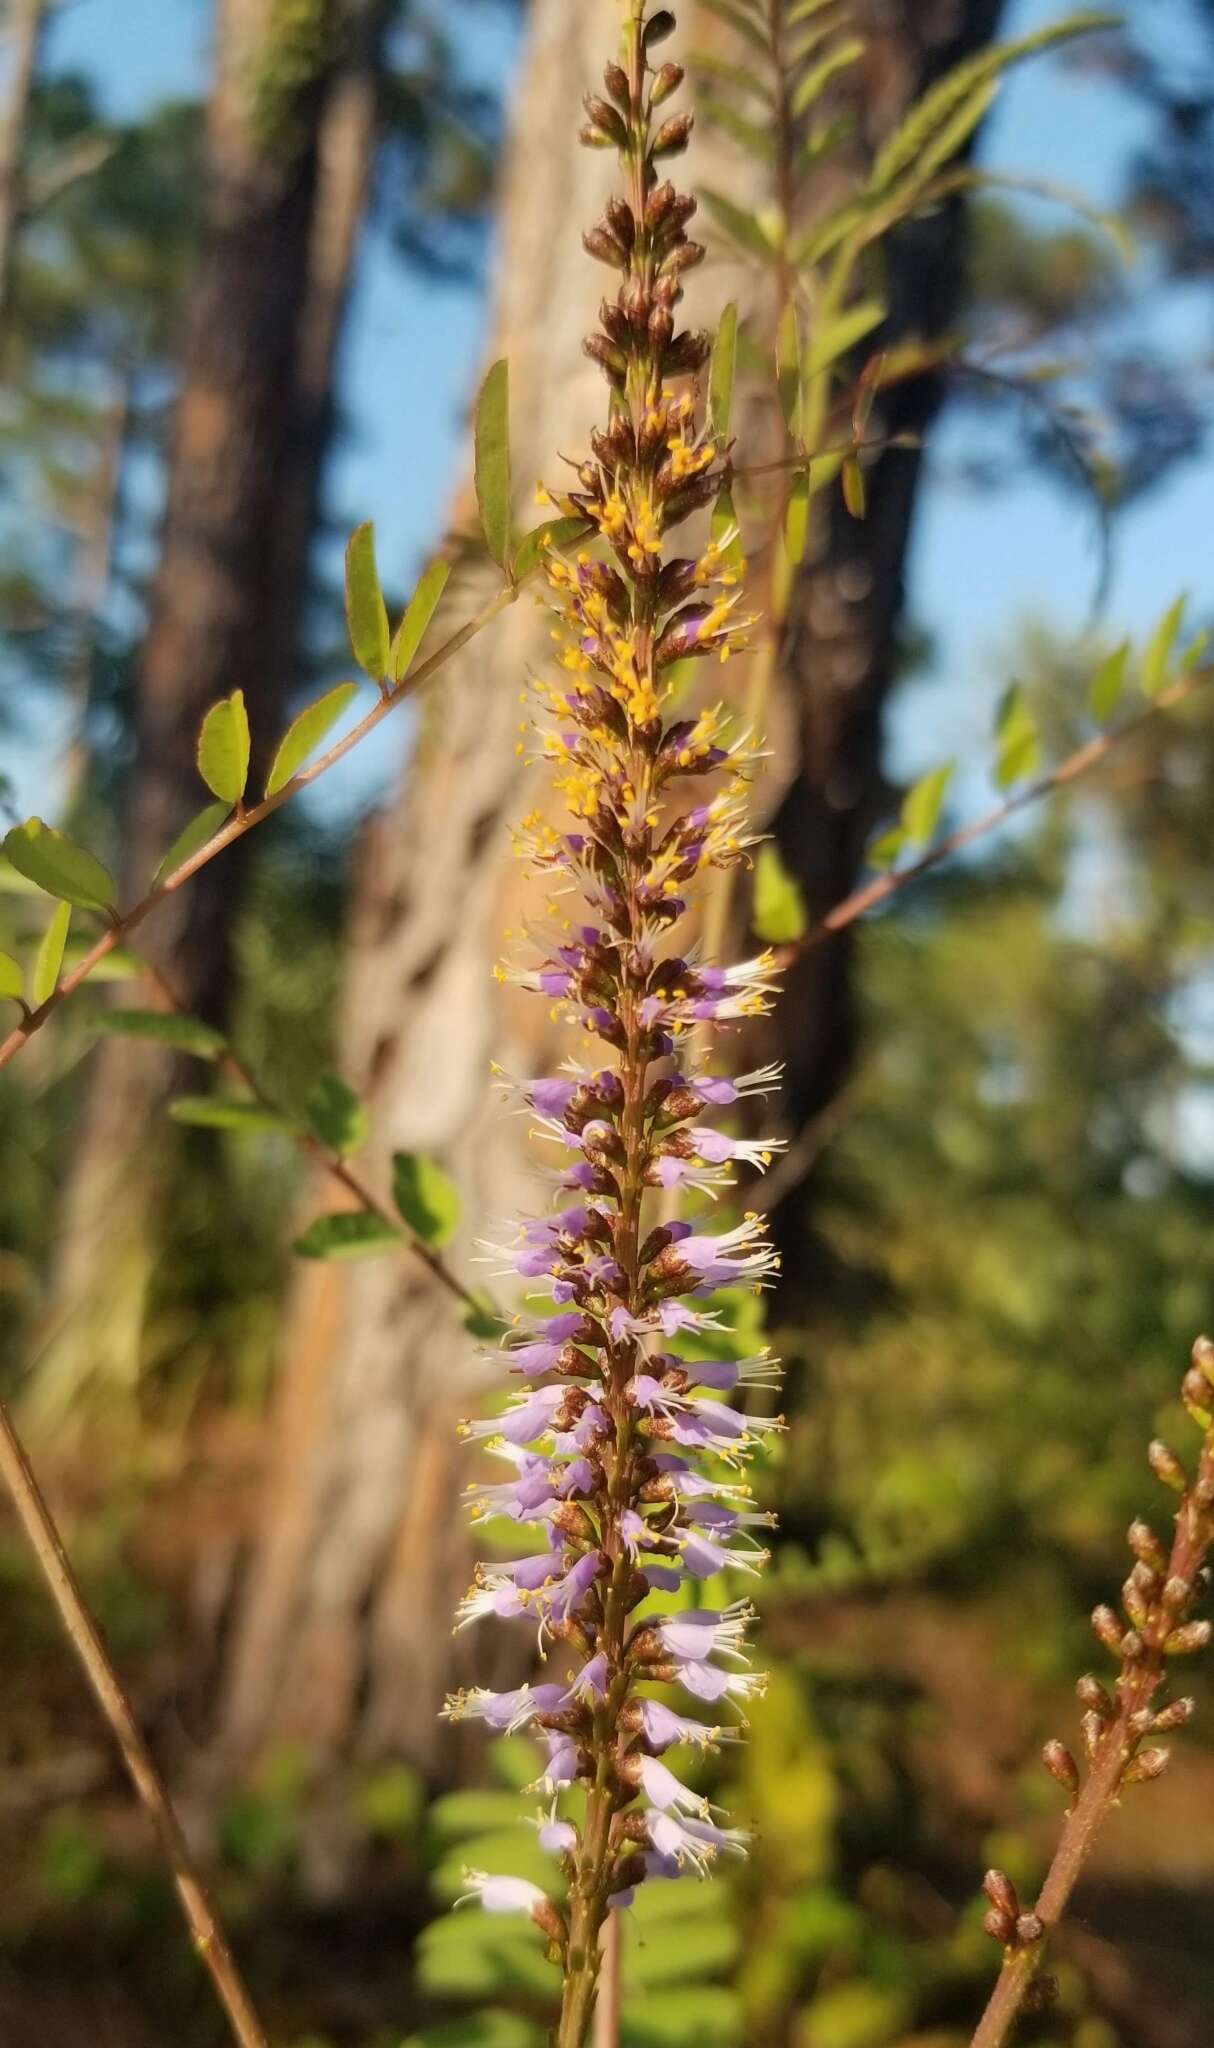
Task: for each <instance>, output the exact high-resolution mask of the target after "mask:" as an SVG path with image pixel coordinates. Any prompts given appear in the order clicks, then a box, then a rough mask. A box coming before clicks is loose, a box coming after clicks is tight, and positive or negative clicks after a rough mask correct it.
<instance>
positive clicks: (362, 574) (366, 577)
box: [346, 520, 389, 683]
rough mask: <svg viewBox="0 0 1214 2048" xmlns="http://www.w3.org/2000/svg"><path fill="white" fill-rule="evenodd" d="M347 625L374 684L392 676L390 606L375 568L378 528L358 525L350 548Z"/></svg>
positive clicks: (358, 657)
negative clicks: (389, 654) (390, 661)
mask: <svg viewBox="0 0 1214 2048" xmlns="http://www.w3.org/2000/svg"><path fill="white" fill-rule="evenodd" d="M346 625H347V627H348V629H349V633H350V645H351V647H352V648H353V650H354V659H355V661H356V662H357V663H358V665H359V667H360V668H361V669H363V670H364V671H365V672H366V674H367V675H369V676H370V677H371V679H372V681H373V682H376V683H382V682H383V680H384V678H385V676H386V675H387V673H388V649H389V635H388V607H387V606H386V604H385V603H384V593H383V591H382V590H381V588H380V583H379V570H378V569H377V568H376V566H375V528H374V527H373V526H372V524H371V522H370V520H364V522H363V524H362V525H361V526H356V527H355V529H354V531H353V533H352V534H351V535H350V540H349V544H348V546H347V548H346Z"/></svg>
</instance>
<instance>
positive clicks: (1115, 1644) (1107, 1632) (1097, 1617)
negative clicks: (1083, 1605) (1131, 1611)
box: [1092, 1607, 1122, 1657]
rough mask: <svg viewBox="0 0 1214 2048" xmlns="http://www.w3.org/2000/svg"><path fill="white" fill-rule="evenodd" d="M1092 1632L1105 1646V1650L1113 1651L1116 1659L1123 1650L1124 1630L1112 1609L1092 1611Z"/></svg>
mask: <svg viewBox="0 0 1214 2048" xmlns="http://www.w3.org/2000/svg"><path fill="white" fill-rule="evenodd" d="M1092 1630H1093V1633H1094V1634H1095V1635H1096V1636H1097V1637H1098V1639H1099V1640H1100V1641H1101V1642H1102V1643H1103V1644H1104V1647H1105V1649H1106V1650H1111V1651H1112V1653H1113V1655H1114V1656H1115V1657H1116V1656H1117V1655H1118V1654H1119V1652H1120V1650H1121V1635H1122V1629H1121V1623H1120V1622H1119V1621H1118V1619H1117V1616H1116V1615H1115V1614H1114V1612H1113V1610H1112V1608H1111V1607H1094V1608H1093V1609H1092Z"/></svg>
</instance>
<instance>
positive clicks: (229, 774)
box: [198, 690, 249, 806]
mask: <svg viewBox="0 0 1214 2048" xmlns="http://www.w3.org/2000/svg"><path fill="white" fill-rule="evenodd" d="M198 773H199V774H200V775H201V777H202V779H203V781H204V782H205V783H206V786H207V788H208V789H209V790H211V791H213V793H214V794H215V795H216V796H217V797H219V798H220V799H221V800H222V802H224V803H225V804H227V805H229V806H231V805H232V804H238V803H239V802H240V799H241V797H242V796H243V795H244V789H245V784H246V782H247V781H248V779H249V716H248V713H247V711H246V710H245V708H244V692H243V690H233V692H232V694H231V696H230V697H224V698H222V699H221V700H220V702H219V703H218V704H212V706H211V708H210V710H209V711H208V712H207V715H206V717H205V718H204V719H203V721H202V725H201V727H200V729H199V733H198Z"/></svg>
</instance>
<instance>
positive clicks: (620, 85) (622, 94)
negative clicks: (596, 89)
mask: <svg viewBox="0 0 1214 2048" xmlns="http://www.w3.org/2000/svg"><path fill="white" fill-rule="evenodd" d="M603 84H604V85H605V86H606V88H607V90H608V92H609V93H610V94H611V97H612V99H613V100H614V101H615V102H616V105H617V106H620V107H622V108H623V109H624V112H625V113H627V112H628V110H629V109H630V107H631V106H632V87H631V85H630V84H629V83H628V73H627V72H626V71H625V69H624V67H623V65H622V64H608V65H607V66H606V67H605V68H604V71H603Z"/></svg>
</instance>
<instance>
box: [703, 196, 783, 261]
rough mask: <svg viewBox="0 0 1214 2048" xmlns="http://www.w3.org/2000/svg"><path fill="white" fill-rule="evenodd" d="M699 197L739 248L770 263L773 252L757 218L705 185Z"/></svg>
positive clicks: (711, 215) (718, 224) (712, 216)
mask: <svg viewBox="0 0 1214 2048" xmlns="http://www.w3.org/2000/svg"><path fill="white" fill-rule="evenodd" d="M700 197H701V199H702V200H703V202H704V205H705V208H706V210H707V212H708V213H709V215H710V217H711V218H712V219H713V220H714V221H715V222H716V224H717V226H718V227H719V228H721V229H723V230H724V232H725V233H726V234H727V235H728V236H729V238H730V240H731V241H734V242H736V243H737V244H738V246H739V248H742V249H746V250H749V252H750V254H751V255H752V256H759V257H761V258H762V259H763V261H764V262H765V263H770V262H771V261H772V259H773V257H774V256H775V250H774V248H773V247H772V244H771V241H770V240H769V238H768V236H767V234H766V233H765V231H764V229H763V227H762V225H761V223H760V221H759V220H758V218H757V216H756V215H755V214H753V213H747V212H746V210H745V208H744V207H741V206H735V205H734V202H733V200H732V199H727V198H726V197H725V195H724V193H723V192H713V191H711V190H710V189H709V187H708V186H707V185H702V186H701V187H700Z"/></svg>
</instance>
